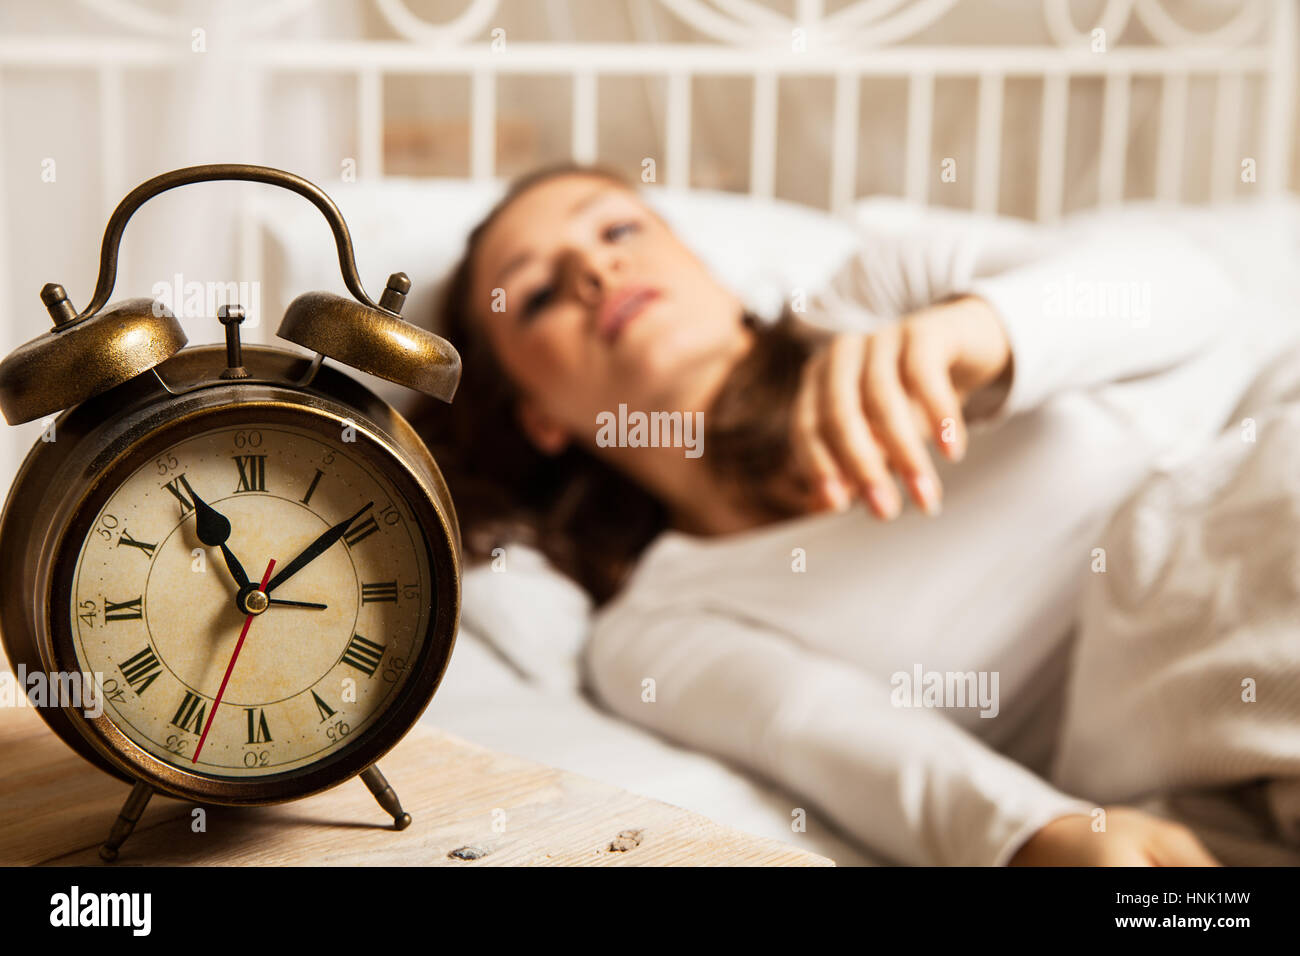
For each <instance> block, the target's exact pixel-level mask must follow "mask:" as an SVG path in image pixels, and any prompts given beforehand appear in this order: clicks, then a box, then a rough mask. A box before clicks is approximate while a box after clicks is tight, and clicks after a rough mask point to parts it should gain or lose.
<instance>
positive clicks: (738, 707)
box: [586, 612, 1093, 865]
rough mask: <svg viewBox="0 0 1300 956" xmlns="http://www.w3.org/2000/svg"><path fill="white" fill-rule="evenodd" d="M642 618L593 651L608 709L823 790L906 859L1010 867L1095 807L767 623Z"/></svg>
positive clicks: (602, 632)
mask: <svg viewBox="0 0 1300 956" xmlns="http://www.w3.org/2000/svg"><path fill="white" fill-rule="evenodd" d="M638 617H643V618H645V619H646V622H645V624H644V625H641V622H640V621H638V620H629V619H628V616H627V615H623V614H618V613H615V614H614V616H613V618H612V619H610V620H608V621H607V622H603V623H602V624H601V625H600V626H598V628H597V631H596V633H595V635H594V636H593V639H592V642H591V644H590V645H589V648H588V651H587V657H586V665H587V672H588V680H589V682H590V683H591V685H592V688H593V689H594V690H595V692H596V693H597V695H598V696H599V697H600V698H601V699H602V700H603V701H604V702H605V704H606V705H607V706H608V707H610V709H612V710H613V711H615V712H616V713H618V714H620V715H622V716H623V717H626V718H627V719H629V720H632V721H633V722H635V723H638V724H642V725H646V726H649V727H650V728H652V729H654V730H656V731H658V732H659V733H662V734H663V735H665V736H667V737H669V738H672V739H674V740H676V741H679V742H681V743H683V744H685V745H688V746H691V747H694V748H697V749H701V750H705V751H708V752H711V753H713V754H716V755H718V756H720V757H723V758H724V759H727V760H731V761H735V762H736V763H739V764H741V765H743V766H745V767H746V768H748V769H749V770H751V771H755V772H757V773H760V774H762V775H764V776H766V777H768V778H770V779H772V780H774V781H776V782H777V783H779V784H781V785H783V786H784V787H786V788H787V789H788V790H790V791H793V792H795V793H797V794H801V795H803V796H804V797H807V798H808V799H809V800H810V801H815V803H816V804H817V806H818V808H819V809H820V810H821V811H822V812H823V813H825V814H826V815H827V816H828V817H830V818H831V819H833V820H834V821H835V822H836V823H837V824H838V825H839V826H841V827H843V828H844V829H846V830H848V831H849V832H851V833H853V834H854V836H856V837H857V838H858V839H859V840H861V841H862V842H863V843H864V844H866V845H867V846H868V847H870V848H871V849H872V850H874V851H876V852H878V853H881V854H884V855H887V856H888V857H890V858H891V859H893V860H895V861H897V862H900V863H911V864H965V865H1000V864H1004V863H1007V862H1008V861H1010V860H1011V858H1012V856H1013V854H1015V853H1016V852H1017V851H1018V850H1020V849H1021V847H1022V845H1024V844H1025V843H1026V841H1028V840H1029V839H1030V837H1031V836H1033V835H1034V834H1035V833H1036V832H1038V831H1039V830H1040V829H1041V828H1042V827H1044V825H1045V824H1047V823H1049V822H1050V821H1052V820H1056V819H1059V818H1062V817H1064V816H1066V815H1068V814H1090V813H1091V811H1092V810H1093V805H1092V804H1090V803H1087V802H1085V801H1082V800H1078V799H1075V798H1073V797H1070V796H1068V795H1066V794H1063V793H1061V792H1059V791H1058V790H1056V789H1054V788H1053V787H1052V786H1050V785H1049V784H1048V783H1046V782H1045V781H1043V780H1041V779H1040V778H1038V777H1037V776H1035V775H1034V774H1033V773H1031V772H1030V771H1028V770H1027V769H1025V768H1024V767H1021V766H1020V765H1019V764H1017V763H1015V762H1014V761H1012V760H1009V759H1008V758H1006V757H1003V756H1002V755H1000V754H998V753H996V752H995V751H993V750H991V749H990V748H988V747H987V746H985V745H984V744H983V743H982V742H980V741H979V740H977V739H976V738H975V737H973V736H971V735H970V734H968V733H966V732H965V731H963V730H961V729H960V728H959V727H957V725H956V724H954V723H953V722H951V721H949V720H948V719H947V718H945V717H943V716H942V715H940V714H938V713H936V712H934V711H933V710H926V709H921V708H915V709H913V708H902V707H895V706H893V705H892V704H891V702H890V688H889V687H888V686H886V685H884V684H881V683H879V682H877V681H874V680H871V679H869V678H868V677H867V675H865V674H864V673H862V672H861V671H859V670H857V669H856V668H853V667H850V666H847V665H844V664H843V663H839V662H832V661H830V660H829V659H827V658H824V657H821V656H819V655H817V654H815V653H813V652H811V651H808V650H806V649H804V648H801V647H799V646H797V645H795V644H793V643H791V642H790V641H788V640H786V639H785V638H783V637H781V636H780V635H777V634H774V633H772V632H771V631H769V630H767V629H766V628H763V627H761V626H758V625H750V624H748V623H744V622H740V621H736V620H734V619H731V618H728V617H724V616H722V615H717V614H711V613H708V612H700V613H698V614H671V615H668V616H663V617H657V616H653V612H646V613H645V614H644V615H638ZM620 618H621V619H622V620H620ZM647 681H653V684H648V683H646V682H647ZM792 809H793V807H792ZM724 822H725V821H724ZM814 825H815V824H814ZM1044 849H1045V847H1044V845H1041V844H1040V846H1039V850H1040V851H1043V850H1044Z"/></svg>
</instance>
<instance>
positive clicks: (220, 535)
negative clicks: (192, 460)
mask: <svg viewBox="0 0 1300 956" xmlns="http://www.w3.org/2000/svg"><path fill="white" fill-rule="evenodd" d="M181 483H182V484H183V485H185V490H186V491H188V492H189V493H190V497H191V498H193V499H194V510H195V519H194V523H195V525H196V526H197V528H198V532H199V540H200V541H202V542H203V543H204V544H205V545H207V546H208V547H209V548H220V549H221V556H222V557H223V558H225V559H226V567H228V568H229V569H230V576H231V577H232V578H234V579H235V583H236V584H238V585H239V586H240V587H241V588H243V587H247V586H248V575H247V574H246V573H244V567H243V565H241V564H240V563H239V559H238V558H236V557H235V554H234V552H233V551H231V550H230V547H229V546H228V545H227V544H226V540H227V539H228V538H229V537H230V519H229V518H227V517H226V516H225V515H223V514H221V513H220V512H218V511H217V510H216V509H215V508H213V507H212V506H211V505H210V504H208V503H207V502H206V501H204V500H203V499H202V498H200V497H199V496H198V494H197V493H196V492H195V491H194V488H193V487H191V485H190V482H189V479H188V478H186V477H185V476H184V475H181Z"/></svg>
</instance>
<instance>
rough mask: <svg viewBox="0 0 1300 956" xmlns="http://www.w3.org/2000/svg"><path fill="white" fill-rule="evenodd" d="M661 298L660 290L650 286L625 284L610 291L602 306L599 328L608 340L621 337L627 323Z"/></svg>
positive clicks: (611, 340)
mask: <svg viewBox="0 0 1300 956" xmlns="http://www.w3.org/2000/svg"><path fill="white" fill-rule="evenodd" d="M657 298H659V290H658V289H652V288H650V287H649V286H643V285H636V286H632V285H629V286H623V287H622V288H621V289H617V290H615V291H614V292H612V293H610V295H609V296H607V297H606V299H605V301H604V302H603V303H602V304H601V306H600V316H599V318H598V320H597V329H598V330H599V332H600V334H601V336H602V337H603V338H604V339H605V340H606V341H607V342H613V341H614V340H615V339H617V338H618V337H619V335H620V334H621V333H622V331H623V329H624V328H626V327H627V324H628V323H629V322H631V321H632V320H633V319H635V318H636V317H637V316H638V315H640V314H641V312H642V310H644V309H645V307H646V306H647V305H649V304H650V303H651V302H653V301H654V300H655V299H657Z"/></svg>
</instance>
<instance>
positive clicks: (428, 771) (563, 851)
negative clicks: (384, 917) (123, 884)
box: [0, 707, 834, 866]
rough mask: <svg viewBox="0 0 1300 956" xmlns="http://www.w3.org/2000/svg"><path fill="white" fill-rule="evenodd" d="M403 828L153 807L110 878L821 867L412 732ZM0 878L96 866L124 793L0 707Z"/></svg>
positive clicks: (766, 842)
mask: <svg viewBox="0 0 1300 956" xmlns="http://www.w3.org/2000/svg"><path fill="white" fill-rule="evenodd" d="M380 765H381V767H382V768H383V771H384V774H385V775H386V776H387V777H388V780H389V781H390V782H391V783H392V784H393V787H394V788H395V789H396V790H397V792H398V794H399V795H400V796H401V799H402V804H403V806H404V807H405V808H406V809H407V810H408V811H409V812H410V814H411V816H412V817H413V818H414V821H413V823H412V824H411V826H410V828H409V829H407V830H404V831H401V832H397V831H394V830H392V829H391V828H390V827H389V826H388V825H387V823H388V821H387V818H386V817H385V815H384V812H383V811H382V810H381V809H380V808H379V807H378V806H377V805H376V804H375V800H374V798H373V797H372V796H371V795H370V792H369V791H368V790H367V789H366V788H365V786H364V785H363V784H362V783H361V782H360V781H359V780H352V781H349V782H348V783H345V784H343V785H342V786H339V787H336V788H335V789H333V790H331V791H328V792H326V793H323V794H318V795H316V796H314V797H309V798H307V799H306V800H300V801H298V802H296V803H290V804H281V805H278V806H271V807H250V808H230V807H206V808H205V810H204V812H205V814H206V826H207V831H206V832H203V833H195V832H193V830H192V829H191V823H192V814H193V811H194V808H195V805H194V804H189V803H183V802H181V801H178V800H171V799H166V798H163V797H158V796H156V797H154V799H153V800H152V801H151V802H150V804H149V807H148V809H147V810H146V812H145V814H144V816H143V817H142V818H141V820H140V823H139V825H138V826H137V827H136V829H135V833H134V834H133V835H132V836H131V838H130V839H129V840H128V841H127V842H126V844H125V846H123V848H122V855H121V857H120V858H119V860H118V862H117V863H114V864H111V865H113V866H133V865H185V864H203V865H205V866H258V865H279V864H286V865H297V866H314V865H330V866H365V865H389V866H392V865H401V866H408V865H409V866H511V865H515V866H574V865H595V866H629V865H630V866H637V865H640V866H718V865H741V866H832V865H834V864H833V863H832V862H831V861H830V860H827V859H826V858H824V857H820V856H816V855H814V854H812V853H806V852H804V851H802V850H800V849H798V848H797V847H794V846H790V845H788V844H785V843H781V842H778V841H775V840H770V839H765V838H760V837H755V836H750V835H748V834H745V833H741V832H740V831H737V830H732V829H729V828H727V827H724V826H720V825H718V824H716V823H714V822H713V821H711V820H708V819H706V818H705V817H702V816H700V815H699V814H696V813H690V812H688V811H686V810H682V809H681V808H679V807H674V806H670V805H669V804H666V803H660V802H658V801H656V800H650V799H647V798H646V797H639V796H636V795H635V794H632V793H628V792H627V791H625V790H619V789H618V788H617V787H612V786H610V785H608V784H604V783H598V782H596V781H594V780H589V779H587V778H585V777H580V776H577V775H576V774H571V773H567V772H565V771H562V770H555V769H553V768H550V767H544V766H541V765H540V764H535V763H531V762H529V761H527V760H523V759H520V758H518V757H513V756H508V755H506V754H499V753H494V752H492V751H490V750H485V749H484V748H482V747H478V746H475V745H473V744H470V743H467V742H465V741H463V740H459V739H457V738H455V737H452V736H450V735H447V734H443V733H440V732H438V731H436V730H433V729H432V728H428V727H424V726H419V727H417V728H416V729H415V730H413V731H412V732H411V733H410V734H409V735H408V736H407V737H406V739H405V740H403V741H402V742H401V743H400V744H398V746H397V748H396V749H395V750H394V751H393V752H392V753H390V754H389V755H388V756H387V757H385V758H384V759H383V761H381V764H380ZM0 767H3V768H4V773H3V775H2V776H0V866H13V865H34V864H51V865H57V866H67V865H77V866H100V865H106V864H101V862H100V860H99V856H98V853H97V850H98V846H99V844H100V843H101V842H102V841H103V839H104V837H105V836H106V835H107V834H108V828H109V826H110V825H111V824H112V822H113V820H114V819H115V817H116V816H117V812H118V810H119V809H120V808H121V805H122V801H123V800H124V799H125V798H126V795H127V793H128V792H129V790H130V788H129V787H128V785H127V784H125V783H123V782H121V781H119V780H116V779H114V778H112V777H109V776H108V775H107V774H105V773H103V772H101V771H99V770H97V769H95V768H94V767H92V766H91V765H90V764H88V763H86V762H85V761H84V760H82V759H81V758H80V757H78V756H77V755H76V754H75V753H73V752H72V751H71V750H70V749H69V748H68V747H66V746H65V745H64V744H63V743H62V741H60V740H59V739H58V738H57V737H56V736H55V735H54V734H53V733H52V732H51V731H50V730H49V729H48V728H47V727H46V726H45V724H44V722H43V721H42V720H41V719H40V717H39V716H38V715H37V714H36V712H35V711H34V710H33V709H32V708H30V707H22V708H16V707H0Z"/></svg>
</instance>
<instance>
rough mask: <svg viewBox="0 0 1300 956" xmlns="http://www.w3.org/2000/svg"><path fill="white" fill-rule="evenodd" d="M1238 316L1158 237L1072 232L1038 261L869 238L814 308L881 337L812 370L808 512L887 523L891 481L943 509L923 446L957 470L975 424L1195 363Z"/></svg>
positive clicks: (1005, 247)
mask: <svg viewBox="0 0 1300 956" xmlns="http://www.w3.org/2000/svg"><path fill="white" fill-rule="evenodd" d="M890 277H892V279H893V281H889V279H890ZM1232 307H1233V290H1232V287H1231V284H1230V282H1229V281H1228V279H1227V278H1226V276H1225V275H1224V274H1223V272H1222V270H1221V269H1220V268H1219V267H1218V266H1217V264H1216V263H1215V262H1214V261H1213V260H1212V259H1211V258H1210V257H1209V256H1207V255H1206V254H1205V253H1204V252H1203V251H1201V249H1200V248H1199V247H1197V246H1196V245H1195V244H1193V243H1191V242H1189V241H1187V240H1185V239H1183V238H1182V237H1181V236H1180V235H1179V234H1178V233H1176V232H1173V231H1172V230H1167V229H1162V228H1159V227H1153V226H1149V225H1148V226H1136V225H1130V227H1129V228H1126V229H1124V230H1122V231H1116V232H1115V234H1112V233H1111V232H1109V231H1107V232H1103V231H1101V230H1099V229H1098V228H1097V227H1096V226H1092V227H1089V228H1086V229H1083V228H1080V229H1075V230H1073V231H1072V232H1068V233H1065V234H1062V235H1060V236H1058V237H1057V238H1055V239H1052V240H1050V241H1048V240H1044V244H1042V245H1041V246H1040V247H1037V248H1034V249H1033V250H1031V249H1029V248H1028V247H1027V246H1026V245H1025V243H1024V242H1023V241H1020V242H1007V241H987V242H984V243H982V244H981V240H980V239H979V238H978V236H974V235H970V234H963V235H960V236H957V237H954V236H950V235H942V234H940V235H935V236H928V237H925V238H924V239H922V238H920V237H909V238H904V239H893V240H876V241H867V242H865V243H864V245H863V247H862V249H861V251H860V253H859V255H858V256H857V257H855V258H854V259H853V260H851V261H850V263H849V264H848V266H846V267H845V269H844V270H843V271H842V272H841V274H840V275H839V276H838V277H837V279H836V281H835V282H834V283H833V284H832V287H831V289H830V290H828V292H827V293H826V294H825V295H823V296H822V297H821V298H820V299H818V300H817V301H816V302H815V303H814V318H815V319H816V317H820V318H821V320H822V321H823V322H832V321H834V319H835V318H837V317H839V318H846V320H847V324H849V325H857V326H859V327H863V326H865V327H868V328H869V329H870V331H866V332H849V333H843V334H840V335H837V336H834V337H833V338H832V339H831V340H830V341H829V343H828V344H827V345H826V346H825V347H823V349H822V350H821V351H820V352H819V353H817V354H816V355H814V357H813V359H812V360H810V362H809V364H808V367H807V369H806V373H805V377H804V382H803V386H802V388H801V390H800V394H799V397H798V400H797V401H796V408H795V414H794V415H793V416H792V436H791V439H792V448H793V451H794V455H795V462H796V467H797V469H798V471H799V473H800V474H801V475H802V476H803V478H804V479H805V481H806V483H807V485H808V486H809V489H810V491H811V492H812V502H811V503H812V506H813V507H823V508H824V507H844V506H846V505H847V504H848V502H849V501H850V500H852V499H853V498H857V497H861V498H863V499H864V500H865V501H867V502H868V503H869V504H870V506H871V507H872V510H873V511H874V512H875V513H876V514H877V516H879V517H882V518H892V517H894V516H895V515H897V514H898V512H899V510H900V509H901V506H902V502H901V498H900V497H899V494H898V491H897V488H896V487H895V485H894V482H893V480H892V479H891V477H890V473H891V472H893V473H895V474H897V475H898V477H899V478H900V479H901V480H902V482H903V485H904V487H905V488H906V489H907V490H908V492H909V493H910V495H911V497H912V498H913V499H914V500H915V501H916V503H917V504H918V505H919V506H920V507H921V508H922V509H923V510H924V511H926V512H928V513H930V514H934V513H937V512H938V510H939V503H940V499H941V494H942V490H941V488H940V486H939V482H938V478H937V475H936V473H935V470H934V467H933V463H932V462H931V460H930V457H929V452H928V450H927V449H926V447H925V446H926V444H927V442H932V443H933V444H934V445H935V447H936V448H939V449H941V450H942V451H943V452H944V454H945V455H946V456H947V457H949V458H951V459H954V460H957V459H960V458H961V456H962V454H963V452H964V450H965V445H966V426H965V419H966V417H967V416H968V415H969V416H971V417H984V418H994V417H1004V416H1007V415H1010V414H1013V413H1014V412H1017V411H1022V410H1026V409H1029V408H1032V407H1034V406H1036V405H1038V404H1040V403H1041V402H1043V401H1045V400H1046V399H1047V398H1049V397H1050V396H1051V395H1054V394H1057V393H1059V392H1062V391H1066V390H1068V389H1074V388H1087V387H1090V386H1095V385H1100V384H1104V383H1107V382H1113V381H1117V380H1121V379H1130V378H1137V377H1140V376H1143V375H1147V374H1150V373H1153V372H1157V371H1161V370H1165V369H1168V368H1171V367H1173V366H1175V365H1178V364H1179V363H1182V362H1185V361H1187V360H1188V359H1189V358H1190V357H1192V356H1193V355H1195V354H1197V353H1199V352H1201V351H1203V350H1204V349H1205V348H1206V347H1207V346H1208V345H1209V344H1210V343H1212V342H1213V341H1214V340H1215V338H1216V337H1217V336H1219V335H1220V334H1221V333H1222V332H1224V331H1225V330H1226V328H1227V321H1228V318H1229V316H1230V315H1231V314H1232V312H1231V310H1232ZM902 313H905V314H903V315H902V318H901V320H896V319H891V318H889V316H891V315H894V314H902ZM864 316H868V317H869V318H867V319H864V318H863V317H864ZM882 317H883V318H882ZM1207 387H1210V388H1213V387H1214V385H1213V383H1210V384H1209V385H1208V386H1207ZM1224 387H1227V383H1225V385H1224ZM1233 387H1235V386H1233Z"/></svg>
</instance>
